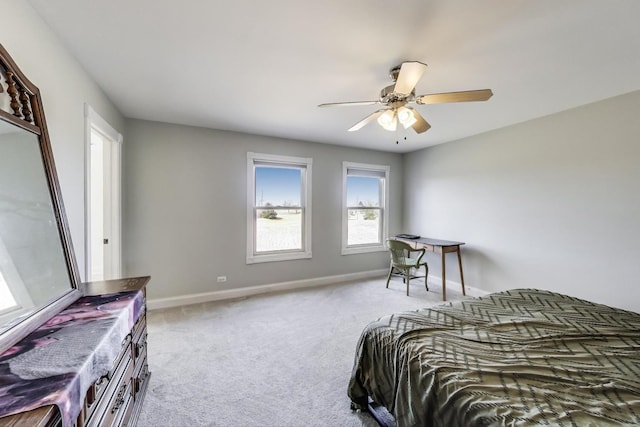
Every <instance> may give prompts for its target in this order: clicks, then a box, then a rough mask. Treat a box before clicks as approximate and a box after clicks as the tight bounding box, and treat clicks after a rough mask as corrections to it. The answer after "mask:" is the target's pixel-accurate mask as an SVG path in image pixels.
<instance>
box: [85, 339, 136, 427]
mask: <svg viewBox="0 0 640 427" xmlns="http://www.w3.org/2000/svg"><path fill="white" fill-rule="evenodd" d="M130 358H131V334H128V335H127V336H126V338H125V339H124V341H123V342H122V349H121V350H120V354H118V357H116V361H115V363H114V365H113V368H111V370H110V371H109V372H107V373H106V374H105V375H103V376H101V377H100V378H98V379H97V380H96V382H94V383H93V384H91V386H90V387H89V390H88V391H87V397H86V398H85V405H84V411H83V412H84V414H83V415H84V417H83V418H84V419H88V418H90V417H91V415H93V412H94V411H95V409H96V406H98V402H99V401H100V399H101V398H102V396H103V395H104V394H105V392H106V390H107V389H108V388H109V384H111V382H112V381H114V380H116V381H117V380H118V379H119V378H121V376H122V373H123V372H124V370H125V369H126V367H127V363H126V360H125V359H130Z"/></svg>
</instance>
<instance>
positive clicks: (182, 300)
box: [147, 269, 388, 310]
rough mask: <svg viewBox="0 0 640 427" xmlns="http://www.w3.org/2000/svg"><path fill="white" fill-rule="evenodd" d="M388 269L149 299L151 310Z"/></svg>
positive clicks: (378, 273) (325, 282) (363, 276)
mask: <svg viewBox="0 0 640 427" xmlns="http://www.w3.org/2000/svg"><path fill="white" fill-rule="evenodd" d="M387 271H388V270H387V269H382V270H372V271H361V272H358V273H349V274H339V275H337V276H325V277H316V278H313V279H303V280H293V281H290V282H281V283H272V284H267V285H260V286H249V287H245V288H237V289H226V290H222V291H212V292H203V293H198V294H190V295H181V296H178V297H171V298H156V299H149V300H147V308H148V309H149V310H157V309H161V308H170V307H178V306H182V305H190V304H199V303H203V302H210V301H221V300H227V299H234V298H243V297H248V296H252V295H260V294H266V293H269V292H276V291H288V290H293V289H302V288H310V287H314V286H323V285H331V284H334V283H341V282H348V281H351V280H363V279H371V278H374V277H380V276H384V275H386V274H387Z"/></svg>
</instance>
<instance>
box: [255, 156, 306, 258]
mask: <svg viewBox="0 0 640 427" xmlns="http://www.w3.org/2000/svg"><path fill="white" fill-rule="evenodd" d="M311 164H312V161H311V159H310V158H301V157H288V156H276V155H269V154H257V153H247V188H248V190H247V194H248V201H247V202H248V208H247V223H248V230H247V264H252V263H257V262H269V261H284V260H292V259H302V258H311Z"/></svg>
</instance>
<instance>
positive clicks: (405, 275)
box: [404, 268, 411, 296]
mask: <svg viewBox="0 0 640 427" xmlns="http://www.w3.org/2000/svg"><path fill="white" fill-rule="evenodd" d="M404 277H405V281H406V282H407V296H409V280H410V279H411V269H410V268H407V269H406V270H405V271H404Z"/></svg>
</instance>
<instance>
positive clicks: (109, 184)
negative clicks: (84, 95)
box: [85, 105, 122, 281]
mask: <svg viewBox="0 0 640 427" xmlns="http://www.w3.org/2000/svg"><path fill="white" fill-rule="evenodd" d="M85 107H86V108H85V118H86V141H87V148H86V152H87V159H86V176H87V185H86V193H87V194H86V209H85V210H86V224H87V226H86V244H85V252H86V257H85V259H86V278H87V280H88V281H99V280H109V279H116V278H119V277H120V276H121V250H122V247H121V222H122V220H121V194H120V193H121V184H120V183H121V153H122V135H121V134H120V133H119V132H117V131H116V130H115V129H113V127H112V126H111V125H109V124H108V123H107V122H106V121H105V120H104V119H103V118H102V117H100V116H99V115H98V114H97V113H96V112H95V111H94V110H93V109H92V108H91V107H90V106H88V105H86V106H85Z"/></svg>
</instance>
